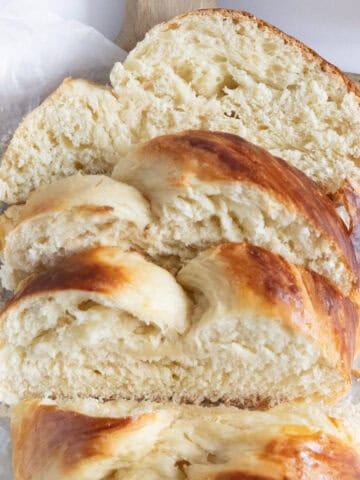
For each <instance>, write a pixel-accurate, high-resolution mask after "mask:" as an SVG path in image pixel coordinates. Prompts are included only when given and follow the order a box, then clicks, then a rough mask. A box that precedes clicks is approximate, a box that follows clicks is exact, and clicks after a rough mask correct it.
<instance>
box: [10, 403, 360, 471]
mask: <svg viewBox="0 0 360 480" xmlns="http://www.w3.org/2000/svg"><path fill="white" fill-rule="evenodd" d="M346 418H347V412H343V413H342V415H336V416H334V415H333V414H330V413H329V412H328V411H326V410H325V409H322V408H320V407H318V406H315V405H314V404H297V405H291V404H284V405H281V406H278V407H276V408H273V409H271V410H269V411H247V410H238V409H235V408H231V407H227V408H226V407H212V408H204V407H194V406H187V405H182V406H178V407H177V406H174V405H169V404H166V405H154V404H149V403H146V402H142V403H139V404H137V403H135V402H124V401H123V402H107V403H105V404H101V403H98V402H91V401H81V402H77V403H69V402H67V403H60V404H55V403H54V402H41V401H38V400H28V401H24V402H21V403H20V404H19V405H18V406H17V407H16V408H15V409H14V411H13V416H12V439H13V445H14V456H13V464H14V480H23V479H24V478H26V479H28V480H42V479H45V478H49V479H50V478H51V480H73V479H76V480H88V479H91V480H104V479H109V480H110V479H111V480H112V479H114V480H115V479H116V480H120V479H124V480H125V479H134V480H135V479H136V480H137V479H141V478H143V479H153V480H164V479H166V480H179V479H188V480H235V479H238V480H240V479H241V480H260V479H261V480H263V479H264V480H265V479H266V480H284V479H294V480H295V479H302V480H314V479H320V478H326V479H344V480H345V479H346V480H356V479H358V478H359V476H360V448H359V437H358V435H357V433H356V430H355V428H354V425H352V428H351V427H350V428H349V427H347V426H346V425H345V424H344V422H346ZM357 422H358V424H359V412H357Z"/></svg>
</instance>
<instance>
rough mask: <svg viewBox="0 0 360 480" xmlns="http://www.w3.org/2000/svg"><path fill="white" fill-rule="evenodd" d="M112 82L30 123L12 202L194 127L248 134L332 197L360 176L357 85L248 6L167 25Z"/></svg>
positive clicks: (3, 180)
mask: <svg viewBox="0 0 360 480" xmlns="http://www.w3.org/2000/svg"><path fill="white" fill-rule="evenodd" d="M111 83H112V87H113V88H110V87H109V88H108V87H102V86H99V85H95V84H92V83H89V82H86V81H83V80H66V81H65V82H64V83H63V84H62V85H61V86H60V87H59V88H58V90H57V91H56V92H54V93H53V94H52V95H51V96H50V97H49V98H48V99H47V100H45V102H44V103H43V104H42V105H40V107H38V108H37V109H35V110H34V111H33V112H32V113H30V114H29V115H28V116H27V117H26V118H25V119H24V121H23V122H22V123H21V125H20V126H19V128H18V129H17V131H16V132H15V134H14V137H13V139H12V141H11V143H10V145H9V148H8V150H7V152H6V153H5V156H4V158H3V161H2V164H1V166H0V199H1V200H3V201H5V202H10V203H14V202H23V201H25V200H26V198H27V196H28V193H29V192H30V191H31V190H33V189H34V188H36V187H38V186H39V185H41V184H44V183H50V182H51V181H54V180H55V179H57V178H59V177H64V176H69V175H72V174H74V173H76V172H79V171H81V172H85V173H109V174H110V173H111V171H112V168H113V166H114V164H115V163H116V162H117V160H118V157H119V155H121V154H123V153H124V152H126V150H127V148H128V147H130V146H131V145H134V144H138V143H141V142H144V141H147V140H149V139H151V138H153V137H156V136H157V135H160V134H164V133H169V132H176V131H181V130H184V129H188V128H192V129H205V130H221V131H225V132H230V133H234V134H237V135H241V136H243V137H244V138H245V139H247V140H249V141H251V142H254V143H256V144H258V145H260V146H262V147H264V148H266V149H267V150H269V151H270V152H271V153H273V154H275V155H277V156H280V157H282V158H284V159H285V160H287V161H289V162H290V163H292V164H293V165H295V166H297V167H298V168H299V169H300V170H302V171H304V172H305V173H306V174H307V175H309V176H310V177H311V178H312V179H314V180H316V181H318V182H320V183H321V184H322V185H323V186H324V187H325V189H326V191H327V192H335V191H336V190H338V189H339V187H341V185H342V182H343V180H344V179H351V180H352V181H353V182H355V184H357V183H358V180H359V158H360V146H359V137H360V108H359V91H358V90H357V88H356V86H355V84H353V83H351V82H350V80H348V79H347V78H345V77H344V75H342V74H341V72H340V71H339V70H337V69H336V68H335V67H333V66H332V65H330V64H328V63H327V62H326V61H325V60H323V59H322V58H320V57H319V56H318V55H317V54H316V53H315V52H313V51H312V50H310V49H308V48H307V47H305V46H304V45H303V44H301V43H300V42H298V41H296V40H295V39H293V38H291V37H289V36H287V35H285V34H284V33H282V32H280V31H279V30H277V29H276V28H274V27H272V26H271V25H268V24H266V23H265V22H262V21H260V20H258V19H257V18H255V17H253V16H251V15H249V14H247V13H243V12H238V11H231V10H221V9H219V10H205V11H198V12H191V13H189V14H186V15H183V16H181V17H177V18H175V19H173V20H171V21H170V22H168V23H165V24H161V25H158V26H156V27H155V28H153V29H152V30H151V31H150V32H149V33H148V34H147V35H146V37H145V39H144V40H143V41H142V42H140V43H139V44H138V45H137V47H136V48H135V49H134V50H133V51H132V52H130V54H129V56H128V57H127V59H126V61H125V62H124V65H122V64H120V63H118V64H116V65H115V66H114V69H113V71H112V73H111Z"/></svg>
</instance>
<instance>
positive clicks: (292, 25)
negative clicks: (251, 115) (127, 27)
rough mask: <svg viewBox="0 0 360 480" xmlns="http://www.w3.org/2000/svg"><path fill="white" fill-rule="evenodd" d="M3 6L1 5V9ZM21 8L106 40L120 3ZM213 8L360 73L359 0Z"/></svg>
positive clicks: (29, 2) (226, 1) (249, 2)
mask: <svg viewBox="0 0 360 480" xmlns="http://www.w3.org/2000/svg"><path fill="white" fill-rule="evenodd" d="M150 1H151V0H150ZM173 1H176V0H173ZM7 3H9V0H0V8H1V6H3V5H6V4H7ZM22 4H23V9H24V10H32V9H33V8H34V7H36V6H38V5H41V6H46V7H47V8H49V9H50V10H52V11H54V12H56V13H59V14H60V15H62V16H64V17H66V18H72V19H77V20H80V21H82V22H84V23H87V24H89V25H92V26H94V27H95V28H96V29H98V30H99V31H100V32H102V33H103V34H104V35H105V36H107V37H108V38H110V39H114V38H115V37H116V35H117V33H118V31H119V27H120V25H121V15H122V12H123V1H122V0H24V1H23V2H22ZM217 6H219V7H228V8H239V9H243V10H247V11H249V12H251V13H254V14H256V15H257V16H259V17H260V18H262V19H264V20H267V21H269V22H271V23H273V24H275V25H276V26H278V27H280V28H281V29H282V30H284V31H286V32H287V33H289V34H291V35H293V36H295V37H298V38H299V39H301V40H303V41H304V42H305V43H307V44H309V46H311V47H312V48H313V49H314V50H317V51H318V52H319V53H320V54H321V55H322V56H323V57H325V58H326V59H327V60H329V61H330V62H332V63H335V64H336V65H338V66H339V67H340V68H342V69H343V70H345V71H352V72H358V73H360V0H218V2H217Z"/></svg>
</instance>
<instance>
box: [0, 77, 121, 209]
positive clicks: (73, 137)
mask: <svg viewBox="0 0 360 480" xmlns="http://www.w3.org/2000/svg"><path fill="white" fill-rule="evenodd" d="M121 109H122V106H121V104H120V103H119V102H118V101H117V97H116V95H115V94H114V93H113V92H112V91H111V89H110V88H107V87H103V86H101V85H96V84H92V83H88V82H86V81H83V80H70V81H65V82H64V83H62V85H61V86H60V88H59V89H58V90H57V91H56V92H54V94H53V95H51V96H50V97H49V98H48V99H46V100H45V101H44V103H43V104H42V105H40V107H38V108H37V109H35V110H34V111H33V112H32V113H31V114H30V115H28V116H27V117H26V118H25V120H24V121H23V122H22V123H21V124H20V126H19V128H18V129H17V131H16V133H15V135H14V137H13V139H12V141H11V143H10V146H9V148H8V150H7V152H6V153H5V156H4V160H3V161H2V164H1V175H0V194H1V199H2V200H4V201H6V202H8V203H14V202H21V201H22V202H23V201H25V200H26V198H27V196H28V194H29V192H30V191H31V190H33V189H35V188H37V187H38V186H39V185H42V184H46V183H51V182H53V181H54V180H57V179H59V178H62V177H68V176H70V175H73V174H75V173H77V172H84V173H91V174H98V173H109V172H111V170H112V167H113V164H114V163H115V162H116V160H117V158H118V154H119V152H123V151H124V148H126V145H128V144H129V136H130V131H129V128H128V127H127V125H126V124H125V123H124V122H123V121H121V118H120V117H121Z"/></svg>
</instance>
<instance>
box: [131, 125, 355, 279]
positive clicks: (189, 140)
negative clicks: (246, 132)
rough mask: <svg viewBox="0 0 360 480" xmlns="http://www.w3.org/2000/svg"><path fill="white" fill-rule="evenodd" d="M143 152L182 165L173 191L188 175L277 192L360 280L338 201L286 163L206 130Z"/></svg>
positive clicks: (155, 143) (156, 142) (160, 140)
mask: <svg viewBox="0 0 360 480" xmlns="http://www.w3.org/2000/svg"><path fill="white" fill-rule="evenodd" d="M139 148H140V152H143V153H144V154H146V153H149V154H152V155H154V154H159V155H168V156H169V157H170V158H171V160H170V159H169V161H171V162H173V163H174V164H176V165H179V164H180V165H181V171H182V172H183V176H182V177H180V178H175V179H172V178H171V177H170V178H169V179H168V181H169V183H170V184H171V185H173V186H177V185H182V184H185V183H186V182H187V180H188V178H187V176H188V177H190V178H191V176H196V177H197V178H199V179H200V180H203V181H206V182H212V181H241V182H249V183H253V184H256V185H257V187H259V188H261V189H263V190H264V191H266V192H272V194H273V195H274V196H275V197H277V198H279V199H280V201H281V202H282V203H285V204H286V205H287V207H288V208H290V209H292V210H293V211H296V212H302V213H303V215H305V216H306V217H307V218H308V219H309V221H310V222H312V224H313V225H315V227H318V228H320V229H321V230H322V231H324V232H325V234H326V235H327V237H328V238H329V239H330V241H332V242H333V244H334V248H337V249H338V250H340V251H341V252H342V255H343V256H344V257H345V261H346V262H347V264H348V268H349V270H350V271H351V272H352V273H353V277H354V279H355V278H357V273H358V268H357V262H356V256H355V253H354V249H353V246H352V243H351V239H350V236H349V232H348V231H347V229H346V227H345V225H344V223H343V221H342V220H341V218H340V217H339V216H338V214H337V212H336V208H335V206H334V204H333V202H331V200H330V199H329V198H328V197H327V195H326V194H325V192H324V191H323V190H322V189H321V188H320V187H319V185H317V184H316V183H315V182H313V181H312V180H311V179H310V178H308V177H307V176H306V175H305V174H304V173H302V172H300V171H299V170H298V169H296V168H295V167H293V166H292V165H290V164H289V163H287V162H285V161H284V160H282V159H280V158H277V157H274V156H273V155H271V154H270V153H268V152H267V151H266V150H263V149H262V148H260V147H257V146H256V145H253V144H251V143H250V142H247V141H246V140H244V139H242V138H241V137H238V136H236V135H232V134H229V133H222V132H208V131H201V130H194V131H190V130H189V131H186V132H182V133H179V134H173V135H164V136H160V137H157V138H154V139H153V140H150V141H149V142H147V143H145V144H144V145H142V146H141V147H139Z"/></svg>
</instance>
